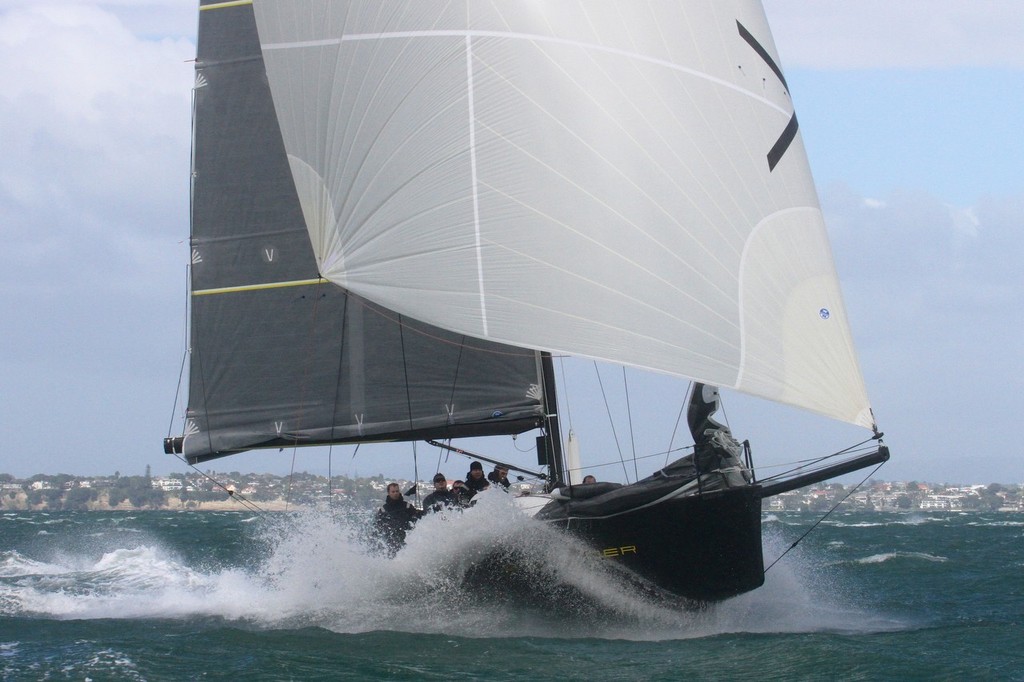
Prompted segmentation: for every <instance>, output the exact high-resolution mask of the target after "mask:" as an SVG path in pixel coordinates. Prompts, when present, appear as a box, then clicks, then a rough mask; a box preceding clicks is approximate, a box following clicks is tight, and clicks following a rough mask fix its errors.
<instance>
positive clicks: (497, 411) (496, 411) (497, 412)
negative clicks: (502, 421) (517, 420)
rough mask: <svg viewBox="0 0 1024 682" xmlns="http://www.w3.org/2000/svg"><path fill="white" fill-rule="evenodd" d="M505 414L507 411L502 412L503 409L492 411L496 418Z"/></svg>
mask: <svg viewBox="0 0 1024 682" xmlns="http://www.w3.org/2000/svg"><path fill="white" fill-rule="evenodd" d="M504 414H505V413H504V412H502V411H501V410H495V411H494V412H491V416H492V417H494V418H495V419H497V418H498V417H501V416H503V415H504Z"/></svg>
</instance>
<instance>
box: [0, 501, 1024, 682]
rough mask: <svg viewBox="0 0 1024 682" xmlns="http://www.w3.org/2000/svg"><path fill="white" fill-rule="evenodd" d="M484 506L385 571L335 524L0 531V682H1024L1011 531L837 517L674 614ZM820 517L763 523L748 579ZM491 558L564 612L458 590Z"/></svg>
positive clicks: (539, 602) (52, 526)
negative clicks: (699, 606) (503, 549)
mask: <svg viewBox="0 0 1024 682" xmlns="http://www.w3.org/2000/svg"><path fill="white" fill-rule="evenodd" d="M482 507H483V509H482V510H481V511H480V513H477V514H465V515H462V516H456V517H441V516H436V517H434V518H430V519H426V520H424V521H423V522H421V524H420V527H418V528H417V529H416V530H415V531H414V532H413V533H411V534H410V537H409V542H408V544H407V546H406V547H405V548H404V549H403V550H402V551H401V552H399V554H398V556H397V557H396V558H395V559H393V560H387V559H383V558H381V557H380V556H378V555H375V554H373V553H372V552H368V551H367V548H366V546H365V544H364V542H363V540H362V539H361V534H360V532H359V529H360V523H358V522H357V521H356V519H358V518H359V515H357V514H354V513H345V512H343V511H341V510H337V509H327V510H321V511H318V512H305V513H297V514H262V515H261V514H253V513H249V512H242V511H239V512H207V511H181V512H165V511H152V512H109V513H107V512H55V513H46V512H8V513H3V514H2V515H0V678H2V679H3V680H38V679H48V680H63V679H71V680H86V679H91V680H192V679H246V680H286V679H366V680H371V679H389V680H431V679H439V680H440V679H457V680H464V679H465V680H476V679H480V680H503V679H559V680H588V681H591V682H594V681H598V680H634V679H650V680H676V679H690V680H833V679H843V680H904V679H927V680H963V679H972V680H1024V514H1014V513H905V514H895V513H873V512H855V513H854V512H846V513H844V512H842V511H838V512H835V513H833V514H832V515H831V516H829V517H828V518H827V519H826V520H825V521H824V522H823V523H821V524H820V525H819V526H818V527H817V528H816V529H815V530H814V531H813V532H812V533H811V534H810V535H809V536H807V538H806V539H804V540H803V541H802V542H801V543H800V544H799V545H797V547H796V548H795V549H793V550H792V551H791V552H789V553H788V554H787V555H786V556H785V557H784V558H783V559H782V560H781V561H780V562H779V563H777V564H776V565H775V566H774V567H772V568H771V569H770V570H769V572H768V574H767V576H766V584H765V586H764V587H763V588H761V589H760V590H757V591H755V592H752V593H749V594H746V595H742V596H740V597H737V598H735V599H732V600H730V601H727V602H724V603H722V604H720V605H717V606H715V607H712V608H708V609H705V610H699V611H687V610H681V609H679V608H676V607H674V606H671V605H666V604H661V603H652V602H648V601H643V600H640V599H638V598H635V597H634V596H633V595H631V594H630V593H628V591H626V590H624V589H623V586H622V585H620V584H618V583H617V582H616V580H615V577H614V576H613V575H609V574H608V573H607V572H606V570H605V569H604V568H603V566H602V563H601V559H600V558H599V557H594V556H593V553H592V552H590V553H588V552H578V551H576V549H577V548H575V547H573V546H571V545H570V546H569V547H568V548H567V547H566V546H565V544H564V541H563V540H562V539H561V536H559V535H558V534H556V533H552V532H550V531H548V530H545V529H538V528H537V527H536V526H535V525H534V524H533V523H532V522H527V521H525V520H524V519H521V518H520V517H519V516H517V515H516V514H515V513H514V512H512V511H511V510H510V508H508V507H507V506H506V505H505V504H504V503H494V504H490V505H489V506H488V505H482ZM818 518H819V516H818V515H814V514H810V513H778V514H767V515H766V516H765V556H766V563H770V562H771V561H772V560H773V559H774V558H775V557H778V556H779V555H780V554H782V553H783V552H784V551H785V550H786V548H788V547H789V546H790V545H791V544H792V543H793V541H794V540H796V539H797V538H798V537H800V536H801V535H803V534H804V532H805V531H806V530H807V529H808V528H809V527H810V526H811V525H812V524H813V523H814V522H815V521H817V520H818ZM496 538H497V539H499V540H501V541H506V540H507V541H510V542H513V543H526V544H528V545H529V546H530V547H531V548H532V549H533V550H534V555H535V556H536V557H538V559H537V561H538V567H539V570H538V574H539V575H543V576H547V578H545V580H546V581H548V582H550V581H551V580H554V578H551V576H556V575H557V576H560V577H559V578H558V579H557V580H559V581H562V582H563V583H564V586H568V587H571V588H572V589H570V590H550V585H548V586H547V587H544V586H539V587H538V591H537V594H536V595H534V597H537V598H533V599H521V598H519V597H511V596H510V595H507V594H504V593H503V592H502V590H500V589H496V590H494V591H480V590H475V591H468V590H466V589H465V588H463V587H462V585H461V581H460V579H459V578H460V576H461V575H462V572H463V571H465V569H466V567H467V566H468V565H470V564H471V563H472V561H473V559H474V558H476V557H477V556H479V553H480V552H483V551H484V549H485V548H487V547H488V546H490V545H492V544H493V542H494V540H495V539H496ZM549 594H551V595H560V596H559V597H558V598H554V597H552V599H550V600H548V599H547V598H546V596H545V595H549ZM566 594H570V595H572V596H571V597H566V596H565V595H566Z"/></svg>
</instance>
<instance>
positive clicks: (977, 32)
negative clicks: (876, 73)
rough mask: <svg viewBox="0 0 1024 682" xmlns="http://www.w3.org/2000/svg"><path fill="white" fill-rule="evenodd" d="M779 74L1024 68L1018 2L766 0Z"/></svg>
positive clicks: (1023, 23)
mask: <svg viewBox="0 0 1024 682" xmlns="http://www.w3.org/2000/svg"><path fill="white" fill-rule="evenodd" d="M764 4H765V11H766V12H767V14H768V19H769V22H770V23H771V26H772V32H773V34H774V36H775V42H776V45H777V46H778V49H779V54H780V57H781V59H782V63H783V65H784V67H785V68H787V69H793V68H806V69H822V70H826V69H921V68H929V69H942V68H958V67H991V68H1008V69H1022V68H1024V50H1021V49H1020V40H1021V36H1022V35H1024V7H1022V5H1021V3H1020V2H1019V0H986V1H984V2H979V1H978V0H856V1H849V2H807V0H765V2H764Z"/></svg>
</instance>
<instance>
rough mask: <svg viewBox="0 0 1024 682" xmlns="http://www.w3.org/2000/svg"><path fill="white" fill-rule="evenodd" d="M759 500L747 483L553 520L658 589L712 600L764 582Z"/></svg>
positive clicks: (756, 490)
mask: <svg viewBox="0 0 1024 682" xmlns="http://www.w3.org/2000/svg"><path fill="white" fill-rule="evenodd" d="M761 497H762V495H761V488H760V486H757V485H748V486H742V487H739V488H733V489H727V490H717V491H710V492H705V493H703V494H698V495H690V496H686V497H680V498H675V499H667V500H663V501H661V502H655V503H653V504H648V505H644V506H642V507H641V508H637V509H633V510H629V511H624V512H620V513H617V514H615V515H612V516H607V517H601V518H580V517H575V518H574V517H572V516H570V517H568V518H565V519H560V520H557V521H556V520H552V523H555V524H557V525H560V526H561V527H562V528H564V529H565V530H566V531H568V532H569V533H571V534H572V535H574V536H576V537H578V538H580V539H582V540H584V541H585V542H587V543H588V544H589V545H591V546H592V547H594V549H595V551H597V552H599V553H600V554H601V556H603V557H604V558H605V560H607V561H613V562H616V563H618V564H620V565H621V566H622V568H626V569H628V570H630V571H632V572H633V573H636V574H637V575H639V576H640V577H642V578H644V579H645V580H646V581H648V582H650V583H652V584H653V585H654V586H656V587H657V588H659V589H661V590H664V591H666V592H668V593H670V594H672V595H675V596H679V597H684V598H686V599H689V600H692V601H696V602H712V601H720V600H723V599H728V598H729V597H734V596H736V595H738V594H742V593H744V592H749V591H750V590H753V589H756V588H758V587H760V586H761V585H763V584H764V559H763V556H762V552H761Z"/></svg>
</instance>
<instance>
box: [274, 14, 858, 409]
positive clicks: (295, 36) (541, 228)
mask: <svg viewBox="0 0 1024 682" xmlns="http://www.w3.org/2000/svg"><path fill="white" fill-rule="evenodd" d="M255 13H256V19H257V26H258V29H259V35H260V42H261V45H262V50H263V56H264V60H265V62H266V68H267V75H268V77H269V82H270V87H271V92H272V94H273V100H274V106H275V109H276V112H277V116H278V119H279V121H280V123H281V129H282V134H283V139H284V145H285V149H286V151H287V154H288V159H289V162H290V165H291V171H292V175H293V177H294V180H295V185H296V189H297V191H298V195H299V200H300V203H301V207H302V211H303V214H304V217H305V221H306V225H307V227H308V229H309V232H310V237H311V239H312V242H313V248H314V251H315V254H316V259H317V264H318V267H319V270H320V274H321V275H322V276H323V277H325V278H327V279H329V280H331V281H333V282H335V283H337V284H338V285H340V286H342V287H344V288H345V289H347V290H349V291H351V292H354V293H356V294H358V295H361V296H365V297H366V298H368V299H370V300H372V301H375V302H377V303H379V304H381V305H384V306H386V307H388V308H390V309H393V310H396V311H398V312H401V313H404V314H408V315H413V316H415V317H417V318H419V319H422V320H425V321H427V322H429V323H431V324H435V325H438V326H440V327H443V328H446V329H451V330H454V331H456V332H459V333H464V334H468V335H471V336H476V337H479V338H483V339H489V340H493V341H500V342H503V343H510V344H515V345H518V346H523V347H528V348H537V349H544V350H549V351H552V352H559V353H572V354H576V355H581V356H588V357H593V358H598V359H602V360H608V361H613V362H619V363H624V364H627V365H633V366H637V367H642V368H648V369H651V370H655V371H660V372H668V373H671V374H676V375H680V376H684V377H690V378H693V379H697V380H700V381H703V382H706V383H710V384H713V385H718V386H727V387H733V388H736V389H738V390H741V391H744V392H747V393H750V394H755V395H759V396H763V397H765V398H769V399H771V400H775V401H779V402H783V403H789V404H793V405H797V406H801V407H804V408H808V409H810V410H813V411H816V412H819V413H822V414H825V415H828V416H830V417H834V418H837V419H841V420H844V421H848V422H852V423H856V424H860V425H863V426H868V427H870V426H872V418H871V414H870V409H869V405H868V400H867V395H866V391H865V389H864V385H863V379H862V377H861V373H860V369H859V367H858V363H857V359H856V355H855V351H854V348H853V345H852V341H851V336H850V332H849V329H848V325H847V320H846V313H845V310H844V306H843V302H842V298H841V294H840V290H839V285H838V281H837V277H836V273H835V268H834V265H833V262H832V257H831V252H830V247H829V244H828V240H827V236H826V232H825V228H824V223H823V219H822V215H821V210H820V208H819V205H818V201H817V197H816V193H815V189H814V185H813V182H812V179H811V176H810V172H809V169H808V164H807V160H806V155H805V151H804V148H803V144H802V141H801V137H800V134H799V131H798V129H797V123H796V117H795V115H794V112H793V106H792V102H791V100H790V97H789V93H788V91H787V86H786V84H785V81H784V80H783V78H782V73H781V70H780V69H779V68H778V66H777V65H778V64H779V60H778V56H777V54H776V51H775V47H774V44H773V41H772V38H771V35H770V33H769V30H768V26H767V23H766V20H765V16H764V12H763V10H762V8H761V6H760V4H759V3H758V2H753V1H750V0H703V1H700V2H698V1H696V0H688V1H687V2H677V1H672V2H669V1H652V2H644V3H637V2H633V1H632V0H619V1H613V0H605V1H603V2H602V1H595V0H587V1H583V0H576V1H570V0H560V1H559V2H543V1H540V0H502V2H500V3H499V2H475V1H472V0H462V1H452V0H445V1H443V2H442V1H439V0H409V1H406V2H398V1H392V2H380V1H379V0H351V1H348V2H326V1H324V0H288V1H287V2H270V1H263V0H257V1H256V3H255Z"/></svg>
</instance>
